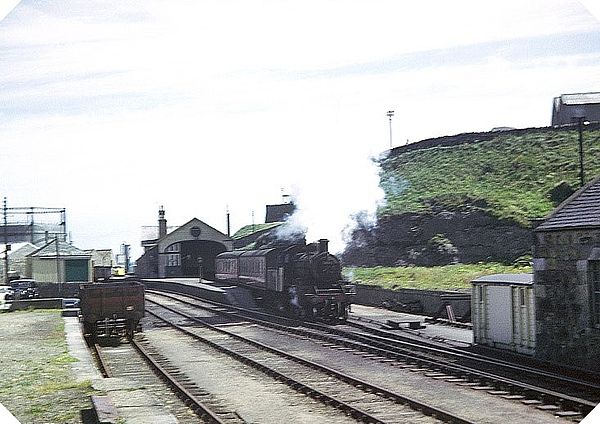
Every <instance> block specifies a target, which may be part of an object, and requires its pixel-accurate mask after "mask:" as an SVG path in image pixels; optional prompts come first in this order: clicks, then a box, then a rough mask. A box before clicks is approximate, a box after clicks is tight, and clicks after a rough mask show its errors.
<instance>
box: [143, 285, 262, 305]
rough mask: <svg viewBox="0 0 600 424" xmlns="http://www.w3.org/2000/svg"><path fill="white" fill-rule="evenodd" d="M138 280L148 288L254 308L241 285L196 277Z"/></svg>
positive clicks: (248, 294)
mask: <svg viewBox="0 0 600 424" xmlns="http://www.w3.org/2000/svg"><path fill="white" fill-rule="evenodd" d="M140 282H142V283H143V284H144V285H145V286H146V287H147V288H149V289H163V290H164V289H166V290H173V291H177V292H179V293H185V294H190V295H194V296H199V297H202V298H204V299H208V300H213V301H215V302H221V303H226V304H229V305H233V306H239V307H241V308H248V309H253V308H256V303H255V302H254V299H253V298H252V296H251V295H250V292H249V291H248V290H247V289H244V288H243V287H237V286H233V285H224V284H219V285H217V284H216V283H215V282H214V281H211V280H204V279H202V280H199V279H198V278H153V279H149V278H145V279H141V280H140Z"/></svg>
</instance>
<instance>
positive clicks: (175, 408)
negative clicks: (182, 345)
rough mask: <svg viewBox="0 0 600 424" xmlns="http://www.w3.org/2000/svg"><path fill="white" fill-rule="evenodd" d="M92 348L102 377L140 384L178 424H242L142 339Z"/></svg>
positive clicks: (97, 345)
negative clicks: (163, 405) (117, 378)
mask: <svg viewBox="0 0 600 424" xmlns="http://www.w3.org/2000/svg"><path fill="white" fill-rule="evenodd" d="M92 347H93V351H94V353H95V355H96V357H97V359H98V362H99V367H100V371H101V372H102V374H103V375H104V377H107V378H112V377H122V378H127V379H129V380H134V381H135V382H137V383H142V384H143V386H144V388H145V389H147V390H149V391H150V393H152V394H153V395H154V396H155V397H156V398H157V399H161V401H162V402H163V404H165V405H168V407H167V409H168V410H169V411H170V412H171V413H172V414H173V415H174V416H175V417H176V418H177V419H178V421H179V422H180V423H182V424H192V423H211V424H234V423H243V422H244V420H242V419H241V418H240V417H239V416H238V415H237V414H236V413H235V412H232V411H228V410H224V409H223V408H222V406H221V404H220V403H218V402H215V401H214V399H213V398H212V396H211V395H210V394H209V393H207V392H205V391H204V390H202V389H200V388H199V387H197V386H196V385H195V384H194V383H193V382H192V381H191V380H190V379H189V378H187V377H186V376H185V375H184V374H183V373H181V372H180V370H179V369H178V368H177V367H174V366H173V365H171V364H170V363H169V361H168V359H167V358H165V357H163V356H162V355H160V354H158V353H157V352H156V351H155V350H154V349H153V347H152V346H150V345H149V344H148V343H146V341H145V339H144V337H143V336H136V338H135V339H133V340H130V341H129V343H122V344H119V345H118V346H101V345H99V344H98V343H95V344H94V345H93V346H92Z"/></svg>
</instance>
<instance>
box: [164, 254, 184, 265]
mask: <svg viewBox="0 0 600 424" xmlns="http://www.w3.org/2000/svg"><path fill="white" fill-rule="evenodd" d="M180 264H181V261H180V259H179V254H178V253H175V254H171V255H169V256H168V257H167V266H179V265H180Z"/></svg>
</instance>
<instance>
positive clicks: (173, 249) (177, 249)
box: [165, 243, 180, 253]
mask: <svg viewBox="0 0 600 424" xmlns="http://www.w3.org/2000/svg"><path fill="white" fill-rule="evenodd" d="M165 252H173V253H179V252H180V247H179V243H173V244H172V245H170V246H169V247H167V248H166V249H165Z"/></svg>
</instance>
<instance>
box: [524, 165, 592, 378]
mask: <svg viewBox="0 0 600 424" xmlns="http://www.w3.org/2000/svg"><path fill="white" fill-rule="evenodd" d="M533 257H534V260H533V269H534V286H535V299H536V303H535V307H536V328H537V334H536V337H537V341H536V353H535V354H536V356H537V357H538V358H540V359H544V360H550V361H554V362H560V363H563V364H570V365H574V366H577V367H580V368H586V369H590V370H594V371H600V177H598V178H596V179H595V180H593V181H591V182H590V183H588V184H587V185H586V186H584V187H583V188H581V189H580V190H579V191H577V192H576V193H574V194H573V195H572V196H571V197H569V198H568V199H567V200H565V201H564V202H563V203H562V204H561V205H559V207H558V208H557V209H555V210H554V212H553V213H552V214H551V215H550V216H549V217H548V218H547V219H546V220H545V221H544V222H543V223H542V224H541V225H539V226H538V227H537V228H536V229H535V230H534V250H533Z"/></svg>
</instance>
